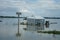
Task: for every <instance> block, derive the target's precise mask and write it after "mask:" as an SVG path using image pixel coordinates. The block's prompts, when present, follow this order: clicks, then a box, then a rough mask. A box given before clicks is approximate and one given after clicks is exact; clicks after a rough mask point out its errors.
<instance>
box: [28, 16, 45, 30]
mask: <svg viewBox="0 0 60 40" xmlns="http://www.w3.org/2000/svg"><path fill="white" fill-rule="evenodd" d="M44 21H45V19H44V18H43V17H41V16H32V17H28V18H27V24H28V25H30V26H27V28H28V29H31V30H32V29H33V30H44Z"/></svg>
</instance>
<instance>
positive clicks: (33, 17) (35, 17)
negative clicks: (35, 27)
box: [28, 16, 44, 19]
mask: <svg viewBox="0 0 60 40" xmlns="http://www.w3.org/2000/svg"><path fill="white" fill-rule="evenodd" d="M28 18H31V19H44V18H43V17H41V16H32V17H28Z"/></svg>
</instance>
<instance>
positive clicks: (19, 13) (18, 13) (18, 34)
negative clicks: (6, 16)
mask: <svg viewBox="0 0 60 40" xmlns="http://www.w3.org/2000/svg"><path fill="white" fill-rule="evenodd" d="M16 14H17V15H18V33H17V34H16V36H20V35H21V34H20V33H19V25H20V21H19V17H20V15H21V12H16Z"/></svg>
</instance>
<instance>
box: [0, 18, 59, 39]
mask: <svg viewBox="0 0 60 40" xmlns="http://www.w3.org/2000/svg"><path fill="white" fill-rule="evenodd" d="M2 21H3V22H0V40H60V35H53V34H44V33H37V32H36V31H25V30H23V28H24V27H26V25H20V30H19V31H20V33H21V36H19V37H18V36H16V33H17V25H15V24H17V19H12V18H10V19H9V18H4V19H2ZM50 22H57V23H58V24H51V25H50V27H49V28H47V29H56V30H60V27H59V25H60V19H59V20H57V19H56V20H52V19H51V20H50Z"/></svg>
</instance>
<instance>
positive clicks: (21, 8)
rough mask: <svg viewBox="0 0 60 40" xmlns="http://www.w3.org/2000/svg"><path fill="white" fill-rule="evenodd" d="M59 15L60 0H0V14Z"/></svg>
mask: <svg viewBox="0 0 60 40" xmlns="http://www.w3.org/2000/svg"><path fill="white" fill-rule="evenodd" d="M16 12H21V13H22V15H25V16H31V15H37V16H53V17H57V16H58V17H60V0H0V15H7V16H9V15H10V16H16Z"/></svg>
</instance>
